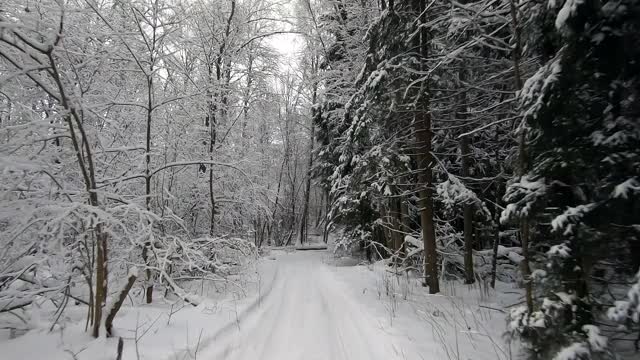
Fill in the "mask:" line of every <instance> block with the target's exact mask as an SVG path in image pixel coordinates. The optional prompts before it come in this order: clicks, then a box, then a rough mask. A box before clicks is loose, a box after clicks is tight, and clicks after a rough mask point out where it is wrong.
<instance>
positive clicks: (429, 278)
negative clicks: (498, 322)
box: [414, 0, 440, 294]
mask: <svg viewBox="0 0 640 360" xmlns="http://www.w3.org/2000/svg"><path fill="white" fill-rule="evenodd" d="M425 7H426V5H425V1H424V0H415V1H414V12H415V13H416V14H420V21H419V25H420V32H419V35H420V36H415V40H414V42H416V44H415V45H416V46H415V47H417V48H418V49H420V58H419V59H418V60H419V62H420V73H422V74H425V73H427V70H428V69H427V64H426V59H427V58H428V57H429V34H428V32H427V31H428V30H427V26H426V23H427V17H426V16H427V15H426V11H425ZM428 81H429V80H428V79H426V80H424V81H423V82H422V84H421V89H420V92H419V93H418V94H417V96H418V101H417V106H416V114H415V117H414V126H415V130H414V132H415V138H416V145H417V148H418V149H417V153H418V154H417V163H418V181H419V183H420V187H421V189H420V191H419V193H418V195H419V197H420V200H419V202H418V203H419V205H420V224H421V226H422V241H423V243H424V253H425V256H424V257H425V262H424V274H425V283H424V285H425V286H428V287H429V293H431V294H436V293H439V292H440V283H439V279H438V254H437V249H436V229H435V223H434V221H433V171H432V165H433V154H431V150H432V149H431V147H432V144H431V141H432V136H433V133H432V131H431V113H430V111H429V107H430V104H429V83H428Z"/></svg>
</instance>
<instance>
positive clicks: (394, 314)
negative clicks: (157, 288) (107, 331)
mask: <svg viewBox="0 0 640 360" xmlns="http://www.w3.org/2000/svg"><path fill="white" fill-rule="evenodd" d="M356 263H357V261H354V259H352V258H337V259H336V258H334V256H333V254H332V253H331V252H330V251H326V250H324V251H323V250H316V251H289V252H287V251H283V250H272V251H271V254H270V255H268V256H265V257H264V258H263V259H262V260H261V261H260V262H259V264H258V266H257V274H258V275H257V277H258V279H257V280H259V281H255V282H254V283H253V285H252V286H249V287H248V289H247V292H246V296H243V295H241V294H239V293H232V294H231V295H230V296H226V297H223V298H221V299H218V300H210V301H208V302H206V303H205V304H203V305H200V306H199V307H196V308H194V307H191V306H189V305H187V306H184V307H182V308H181V309H180V310H179V311H177V312H175V313H174V314H172V315H171V319H170V320H169V313H170V309H171V307H170V306H169V305H168V304H165V305H161V306H160V305H154V306H139V307H127V308H123V312H122V313H121V314H120V315H119V318H118V319H117V320H116V324H115V325H116V333H117V335H119V336H122V337H123V338H124V344H125V347H124V356H123V359H143V360H144V359H153V360H158V359H195V358H198V359H208V360H218V359H220V360H222V359H225V360H227V359H228V360H245V359H246V360H248V359H251V360H256V359H263V360H269V359H278V360H286V359H304V360H312V359H318V360H320V359H326V360H333V359H350V360H357V359H367V360H375V359H384V360H390V359H474V360H482V359H487V360H488V359H491V360H497V359H509V358H510V356H509V354H510V350H509V347H508V346H507V345H506V344H505V342H504V340H503V337H502V333H503V332H504V329H505V314H504V313H503V312H502V311H501V310H500V309H502V308H503V307H504V305H507V303H514V302H517V301H518V297H519V296H520V291H519V290H517V289H509V286H507V285H505V284H500V288H501V289H502V290H503V291H502V292H500V293H499V294H500V295H496V294H495V293H494V292H493V291H489V290H486V289H482V288H480V287H478V286H477V285H475V286H466V285H460V284H459V283H445V284H443V288H444V295H428V294H427V293H426V291H425V289H424V288H422V287H421V286H420V283H419V280H418V279H415V278H412V277H408V276H407V275H406V274H402V275H396V274H394V273H392V272H391V271H390V268H389V267H388V266H386V265H385V264H384V263H383V262H379V263H376V264H374V265H356ZM496 299H500V301H497V300H496ZM180 306H182V305H180ZM176 309H177V307H176V306H174V309H173V310H174V311H175V310H176ZM83 311H86V309H85V308H83V307H78V308H77V309H71V311H69V314H68V315H67V316H68V317H69V318H70V322H71V323H72V325H70V326H66V328H65V329H64V330H63V331H61V330H60V329H58V330H57V331H54V332H53V333H49V332H48V329H47V328H46V327H42V330H35V331H31V332H29V333H27V334H26V335H24V336H21V337H18V338H17V339H13V340H8V341H0V354H3V355H2V357H3V359H7V360H13V359H24V360H28V359H34V360H35V359H38V360H39V359H44V358H46V359H52V360H57V359H73V358H77V359H80V360H82V359H91V360H97V359H115V354H116V346H117V340H116V339H96V340H93V339H91V338H89V336H88V335H86V334H85V333H84V331H83V329H84V324H82V318H83V314H84V313H83ZM74 320H75V322H74ZM47 325H49V324H47ZM136 328H137V330H136ZM136 337H137V338H138V339H139V340H138V341H137V346H136V341H135V338H136ZM514 354H515V352H514Z"/></svg>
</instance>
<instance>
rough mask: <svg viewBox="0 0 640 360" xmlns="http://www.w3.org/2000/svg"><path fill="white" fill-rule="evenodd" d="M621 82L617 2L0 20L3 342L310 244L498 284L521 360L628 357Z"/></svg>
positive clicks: (226, 284) (623, 68) (639, 326)
mask: <svg viewBox="0 0 640 360" xmlns="http://www.w3.org/2000/svg"><path fill="white" fill-rule="evenodd" d="M274 39H276V40H275V42H274ZM278 39H279V40H278ZM278 41H279V42H280V43H282V42H293V43H294V44H288V45H286V46H289V47H292V48H295V49H297V51H296V52H295V53H292V54H288V55H287V54H282V53H281V52H279V51H278V50H277V44H276V43H277V42H278ZM638 59H640V2H639V1H638V0H608V1H607V0H605V1H595V0H564V1H563V0H557V1H556V0H550V1H549V2H547V1H538V0H518V1H516V0H477V1H471V0H469V1H467V0H465V1H454V0H433V1H426V0H396V1H394V0H377V1H373V0H358V1H349V0H292V1H284V0H283V1H276V0H193V1H189V0H182V1H180V0H3V1H2V2H0V170H1V171H0V245H1V246H0V327H1V328H2V329H4V330H3V331H6V334H7V336H4V338H9V337H11V338H14V337H20V336H22V334H24V333H25V332H28V331H30V330H32V331H45V330H46V331H48V332H50V333H54V332H56V331H61V330H60V329H62V328H64V326H65V325H64V324H65V322H66V321H67V320H65V319H68V318H70V315H68V313H71V312H73V311H76V310H77V311H80V310H78V309H82V310H81V311H82V318H83V328H84V329H86V331H87V332H88V333H89V334H91V335H92V336H94V337H102V336H110V335H112V332H113V331H112V329H113V327H114V321H116V322H117V321H118V320H117V319H119V318H125V317H126V316H127V315H126V314H124V315H122V314H121V316H120V315H118V312H119V310H120V309H121V308H124V307H137V306H142V304H158V303H160V304H168V303H169V302H175V301H180V302H182V303H183V304H188V306H191V305H193V306H199V305H201V304H202V303H203V302H206V301H207V291H205V290H204V288H205V284H206V287H207V289H209V288H211V289H215V291H216V292H218V293H231V292H234V293H240V292H243V290H241V289H244V288H246V287H247V286H249V285H247V282H246V281H245V280H246V278H245V277H244V275H243V274H247V273H248V272H251V271H252V270H251V269H255V264H256V263H259V262H260V261H262V260H261V259H262V258H263V257H262V255H263V254H264V253H268V251H269V250H268V249H272V248H274V247H282V246H284V247H287V246H294V245H297V246H298V247H300V246H301V245H304V244H307V243H309V242H310V241H311V240H314V239H315V240H318V239H321V240H324V241H325V242H327V241H328V240H331V241H329V242H330V243H334V244H333V245H334V246H335V249H334V251H335V252H336V253H340V254H343V255H344V254H350V256H356V257H357V256H361V257H362V258H364V259H366V260H368V261H369V262H372V261H382V262H383V263H384V264H385V267H387V269H388V270H389V269H391V270H390V271H393V272H394V273H395V274H396V275H398V274H406V277H407V279H409V277H412V278H413V279H418V281H420V282H421V283H424V285H425V286H426V287H427V288H428V291H429V292H430V293H432V294H435V293H439V292H445V290H444V289H443V288H444V287H445V286H444V285H443V286H442V288H441V285H442V284H451V283H464V284H474V283H475V284H476V286H480V288H486V289H490V288H494V287H496V283H499V284H511V285H512V286H513V288H514V289H517V291H518V292H517V293H518V294H521V296H520V297H519V298H518V299H517V301H516V303H513V304H510V305H509V306H505V307H504V308H502V309H497V310H498V311H501V312H504V313H505V314H506V321H505V322H504V324H505V325H504V327H502V328H500V329H497V330H496V331H497V332H506V334H507V335H508V338H509V339H511V340H513V341H515V342H517V343H519V344H520V345H519V350H518V352H519V353H520V355H522V354H524V355H526V356H527V357H528V358H531V359H558V360H571V359H575V360H577V359H613V358H619V357H622V358H634V357H637V356H638V349H639V347H640V343H639V341H640V272H639V267H640V98H639V97H640V62H638ZM330 238H331V239H330ZM315 240H314V241H315ZM284 276H286V274H285V275H284ZM400 277H401V276H400ZM247 281H248V280H247ZM407 281H409V280H407ZM469 286H471V285H469ZM249 287H250V286H249ZM72 309H76V310H72ZM171 311H173V305H171ZM171 314H173V312H171ZM118 316H120V317H118ZM36 318H37V319H36ZM71 318H73V317H71ZM75 319H76V320H77V317H76V318H75ZM170 320H171V315H170V316H169V321H167V325H169V323H170ZM43 324H46V325H43ZM43 327H44V328H46V329H45V330H42V328H43ZM38 329H39V330H38ZM3 334H4V333H3ZM28 334H29V333H28ZM28 334H27V335H28ZM27 335H24V336H27ZM136 336H137V335H136ZM0 338H3V337H0ZM5 340H6V339H5ZM3 341H4V340H3ZM6 341H9V340H6ZM136 342H137V337H136ZM136 351H137V348H136ZM138 356H139V354H138ZM464 356H467V355H463V357H460V355H459V354H458V358H464ZM513 356H514V357H515V356H519V355H518V354H513ZM452 358H455V357H452Z"/></svg>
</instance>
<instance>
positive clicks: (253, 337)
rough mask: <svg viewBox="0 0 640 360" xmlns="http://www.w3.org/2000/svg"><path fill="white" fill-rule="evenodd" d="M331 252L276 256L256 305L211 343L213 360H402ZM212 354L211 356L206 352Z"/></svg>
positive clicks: (305, 252) (300, 252)
mask: <svg viewBox="0 0 640 360" xmlns="http://www.w3.org/2000/svg"><path fill="white" fill-rule="evenodd" d="M328 256H329V254H328V253H327V252H326V251H297V252H291V253H279V254H277V255H275V256H273V257H271V259H273V260H271V264H270V266H269V268H270V270H269V271H268V272H271V273H272V274H273V276H265V275H264V274H263V275H262V277H263V279H267V278H270V279H272V280H265V281H269V282H270V283H269V284H264V285H263V286H264V288H263V290H262V293H263V295H261V296H260V297H259V298H258V302H257V304H256V306H252V307H250V308H249V309H248V310H247V311H246V312H245V313H243V314H241V315H240V316H239V319H240V320H239V321H238V322H237V324H234V326H233V327H231V328H230V329H229V330H228V331H226V332H225V333H224V334H219V336H217V339H216V341H214V343H213V344H211V349H210V350H216V351H214V352H215V354H211V355H210V356H205V358H206V359H210V360H218V359H220V360H222V359H224V360H256V359H261V360H271V359H278V360H286V359H296V360H303V359H304V360H314V359H317V360H320V359H322V360H340V359H344V360H346V359H349V360H358V359H367V360H376V359H381V360H382V359H384V360H390V359H402V358H404V357H403V356H402V354H400V352H399V351H398V350H397V349H395V348H394V347H393V346H392V345H391V342H390V341H389V339H388V336H387V334H386V333H385V332H384V331H383V330H382V326H381V325H380V324H379V323H378V322H377V321H376V319H375V317H374V316H372V315H371V314H370V313H368V312H367V309H366V306H364V305H363V304H360V303H359V302H358V299H357V298H356V297H354V296H353V295H351V294H353V292H352V291H351V290H350V289H348V288H347V287H346V286H347V284H345V283H342V282H341V281H340V280H339V279H338V278H337V276H336V274H335V271H336V268H335V267H333V268H332V267H330V266H329V265H327V264H326V262H325V261H324V259H326V258H327V257H328ZM207 355H208V354H207Z"/></svg>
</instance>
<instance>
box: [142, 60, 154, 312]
mask: <svg viewBox="0 0 640 360" xmlns="http://www.w3.org/2000/svg"><path fill="white" fill-rule="evenodd" d="M152 61H153V59H152ZM152 63H153V62H152ZM152 76H153V66H151V69H150V73H149V75H148V77H147V133H146V147H145V156H144V158H145V169H144V190H145V193H144V194H145V201H144V202H145V207H146V209H147V211H150V210H151V173H150V170H149V167H150V166H151V120H152V119H153V77H152ZM143 246H144V247H143V249H142V260H143V261H144V264H145V265H146V269H145V275H146V281H147V288H146V289H145V294H146V302H147V304H151V302H153V283H152V281H151V260H150V256H149V251H150V249H151V246H152V244H151V241H150V240H149V239H147V240H146V241H145V242H144V245H143Z"/></svg>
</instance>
